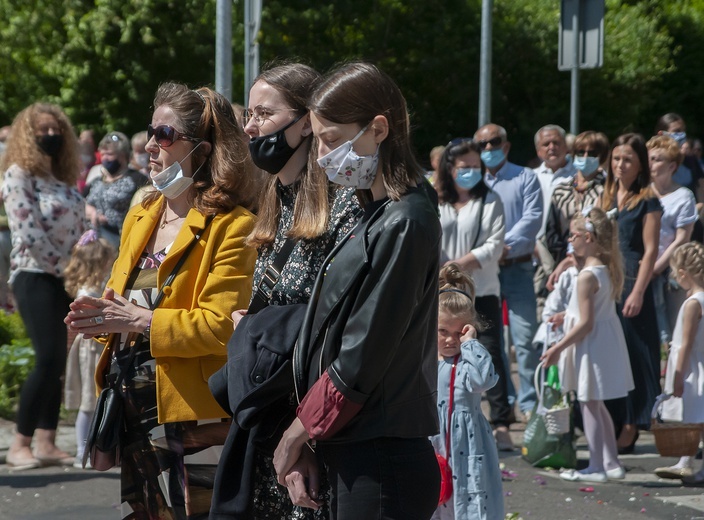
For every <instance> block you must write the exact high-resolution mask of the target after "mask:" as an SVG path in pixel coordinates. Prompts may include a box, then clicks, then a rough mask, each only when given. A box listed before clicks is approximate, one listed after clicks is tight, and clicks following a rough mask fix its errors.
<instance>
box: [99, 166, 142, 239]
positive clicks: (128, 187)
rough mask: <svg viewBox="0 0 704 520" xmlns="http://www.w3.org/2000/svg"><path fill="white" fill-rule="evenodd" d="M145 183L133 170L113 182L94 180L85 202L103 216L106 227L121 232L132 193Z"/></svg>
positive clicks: (139, 174)
mask: <svg viewBox="0 0 704 520" xmlns="http://www.w3.org/2000/svg"><path fill="white" fill-rule="evenodd" d="M146 182H147V178H146V177H145V176H144V175H142V174H141V173H139V172H136V171H134V170H127V171H126V172H125V173H124V174H123V175H122V176H121V177H120V178H118V179H117V180H115V181H113V182H105V181H104V180H103V179H96V180H94V181H93V182H92V183H91V186H90V191H89V192H88V195H87V196H86V202H87V203H88V204H90V205H91V206H95V208H96V209H97V210H98V212H100V213H101V214H102V215H105V218H107V225H108V226H110V227H112V228H113V229H115V230H121V229H122V222H123V221H124V220H125V215H127V212H128V211H129V209H130V202H131V201H132V197H133V196H134V193H135V192H136V191H137V190H138V189H139V188H141V187H142V186H144V185H145V184H146Z"/></svg>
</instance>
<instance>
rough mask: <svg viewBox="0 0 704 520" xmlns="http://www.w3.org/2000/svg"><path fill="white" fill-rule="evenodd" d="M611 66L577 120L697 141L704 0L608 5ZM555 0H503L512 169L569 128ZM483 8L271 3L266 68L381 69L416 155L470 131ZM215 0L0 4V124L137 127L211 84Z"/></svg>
mask: <svg viewBox="0 0 704 520" xmlns="http://www.w3.org/2000/svg"><path fill="white" fill-rule="evenodd" d="M233 5H234V8H233V59H234V62H235V67H234V74H233V76H234V77H233V92H234V93H235V101H238V100H241V99H240V95H241V94H240V93H241V92H242V91H243V88H244V85H243V67H242V61H243V60H242V39H243V26H242V19H243V2H242V0H234V4H233ZM606 7H607V11H606V24H605V34H606V45H605V60H604V67H603V68H601V69H595V70H587V71H583V72H582V74H581V87H582V98H581V101H582V102H581V123H582V124H581V127H582V128H584V129H587V128H593V129H599V130H603V131H605V132H606V133H607V134H608V135H609V137H611V138H613V137H615V136H616V135H618V134H619V133H621V132H622V131H626V130H638V131H642V132H644V133H646V134H648V133H649V132H651V130H652V128H653V125H654V124H655V121H656V119H657V117H658V116H660V115H661V114H662V113H664V112H668V111H680V112H682V113H683V114H684V115H686V117H687V119H688V124H689V128H690V133H692V132H693V131H696V129H697V128H700V126H699V124H698V122H697V121H696V120H695V119H700V118H701V116H702V115H704V114H702V113H701V112H702V111H704V107H701V108H700V104H699V103H697V101H698V98H699V96H700V93H701V91H702V86H701V81H700V80H699V74H698V70H697V67H698V60H697V58H698V56H699V55H700V54H701V53H702V51H703V50H704V38H703V37H702V36H704V35H702V34H701V32H702V31H704V23H702V22H704V20H703V19H702V18H703V17H704V0H679V1H678V2H671V1H667V0H606ZM559 9H560V2H559V1H557V0H494V28H493V32H494V38H493V46H494V60H493V77H492V81H493V85H492V100H493V103H492V119H493V120H494V121H496V122H498V123H500V124H503V125H504V126H506V128H507V130H508V131H509V134H510V139H511V141H512V142H513V151H512V158H513V159H514V160H516V161H518V162H521V161H525V160H527V159H529V158H530V157H531V156H532V155H533V153H534V150H533V141H532V136H533V133H534V132H535V130H536V129H537V128H539V127H540V126H542V125H543V124H546V123H557V124H561V125H563V126H565V127H567V126H568V125H569V102H570V100H569V95H570V86H569V82H570V78H569V73H568V72H559V71H558V70H557V42H558V23H559ZM480 12H481V0H444V1H439V0H423V1H421V0H356V1H355V2H320V1H319V0H285V1H284V0H264V8H263V16H262V26H261V32H260V34H259V41H260V44H261V47H260V52H261V61H262V63H266V62H268V61H271V60H275V59H282V58H283V59H293V60H295V59H300V60H303V61H305V62H307V63H309V64H310V65H312V66H314V67H316V68H317V69H319V70H327V69H328V68H329V67H331V66H332V65H333V64H335V63H337V62H339V61H342V60H350V59H369V60H372V61H374V62H376V63H378V64H379V65H380V66H381V67H382V68H383V69H384V70H386V71H387V72H388V73H389V74H390V75H391V76H392V77H394V78H395V79H396V81H397V82H398V83H399V84H400V86H401V88H402V90H403V92H404V94H405V95H406V98H407V100H408V103H409V106H410V108H411V112H412V121H413V125H414V140H415V143H416V147H417V149H418V150H419V151H420V152H421V156H422V157H423V158H425V155H426V154H427V151H428V150H429V149H430V148H431V147H432V146H434V145H436V144H443V143H445V142H447V141H448V140H449V139H450V138H451V137H456V136H471V135H472V133H473V132H474V130H475V128H476V122H477V111H478V110H477V102H478V79H479V44H480ZM214 41H215V0H93V1H91V2H86V1H85V0H25V1H23V2H18V1H17V0H0V70H1V71H2V74H0V124H7V123H9V122H10V121H11V119H12V117H13V116H14V114H15V113H16V112H17V111H18V110H20V109H21V108H23V107H24V106H26V105H27V104H29V103H31V102H33V101H35V100H37V99H48V100H51V101H55V102H59V103H61V104H62V105H63V106H64V107H65V108H66V110H67V112H68V113H69V115H70V116H71V117H72V120H73V122H74V124H75V125H76V126H77V127H78V128H83V127H86V126H91V127H96V128H98V129H99V130H100V131H101V132H102V131H106V130H111V129H120V130H123V131H126V132H127V133H131V132H134V131H137V130H140V129H142V128H144V125H145V123H146V122H147V120H148V118H149V114H150V106H151V103H152V99H153V96H154V91H155V90H156V87H157V85H158V84H159V83H160V82H162V81H166V80H177V81H182V82H185V83H187V84H189V85H192V86H198V85H204V84H212V83H213V82H214V54H215V51H214Z"/></svg>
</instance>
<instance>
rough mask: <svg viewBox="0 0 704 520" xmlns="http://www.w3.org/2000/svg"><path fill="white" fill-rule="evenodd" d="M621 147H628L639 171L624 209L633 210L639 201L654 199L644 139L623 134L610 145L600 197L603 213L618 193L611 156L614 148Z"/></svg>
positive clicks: (610, 205) (612, 204) (638, 135)
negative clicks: (638, 163) (638, 165)
mask: <svg viewBox="0 0 704 520" xmlns="http://www.w3.org/2000/svg"><path fill="white" fill-rule="evenodd" d="M623 145H628V146H630V147H631V148H632V149H633V151H634V152H635V154H636V156H637V157H638V161H639V162H640V171H639V172H638V176H637V177H636V180H635V181H633V184H631V187H630V189H629V190H628V191H629V193H628V197H627V199H626V208H628V209H629V210H630V209H633V208H635V207H636V206H637V205H638V204H639V203H640V202H641V201H643V200H646V199H652V198H653V197H655V193H654V192H653V190H652V189H651V188H650V166H649V165H648V149H647V148H646V146H645V139H643V136H642V135H640V134H634V133H631V134H623V135H621V136H619V137H617V138H616V140H615V141H614V142H613V143H611V152H610V154H609V169H608V171H607V175H606V183H605V184H604V193H602V195H601V208H602V209H603V210H604V211H609V210H610V209H611V208H612V207H613V206H614V205H615V203H616V193H617V192H618V184H619V181H618V179H616V177H615V176H614V172H613V168H612V166H611V156H612V155H613V153H614V148H616V147H618V146H623Z"/></svg>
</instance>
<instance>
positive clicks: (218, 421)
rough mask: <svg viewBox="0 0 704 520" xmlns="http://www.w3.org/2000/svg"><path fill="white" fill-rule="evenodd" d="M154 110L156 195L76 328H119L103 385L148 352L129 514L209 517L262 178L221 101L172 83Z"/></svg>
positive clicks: (130, 401)
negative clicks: (222, 381)
mask: <svg viewBox="0 0 704 520" xmlns="http://www.w3.org/2000/svg"><path fill="white" fill-rule="evenodd" d="M154 107H155V110H154V114H153V116H152V123H151V124H150V125H149V127H148V135H149V141H148V143H147V146H146V150H147V152H149V153H150V168H151V173H150V177H151V180H152V183H153V184H154V186H155V188H156V190H155V191H154V192H153V193H151V194H150V195H148V196H147V197H146V199H145V201H144V202H143V203H142V205H140V206H136V207H134V208H132V210H131V211H130V212H129V213H128V215H127V217H126V218H125V222H124V225H123V232H122V240H121V244H120V253H119V256H118V259H117V261H116V262H115V265H114V266H113V269H112V275H111V278H110V280H109V281H108V284H107V287H108V288H107V289H106V291H105V294H104V295H103V297H102V298H91V297H81V298H78V299H76V301H75V302H74V303H73V304H71V309H72V310H71V312H70V313H69V315H68V316H67V318H66V322H67V323H68V324H70V326H71V327H72V328H73V329H75V330H78V331H79V332H83V333H84V334H85V335H87V336H94V335H98V334H105V333H110V337H109V340H108V341H109V342H110V344H111V345H114V346H115V347H116V348H113V349H112V350H114V351H115V352H113V353H112V355H110V353H111V352H110V350H108V349H106V351H105V352H104V353H103V356H102V357H101V359H100V362H99V363H98V368H97V371H96V383H97V385H98V388H101V387H102V386H104V385H105V383H106V381H107V380H110V378H116V377H117V374H118V373H119V372H120V369H121V368H122V367H123V366H125V365H126V364H127V363H128V359H129V355H130V351H131V349H132V348H137V349H138V350H137V351H136V355H135V356H134V357H133V360H132V362H131V364H130V366H129V368H128V370H127V376H126V378H125V382H124V383H123V390H124V395H125V420H126V426H127V428H126V430H127V434H126V435H125V436H124V437H125V438H124V439H122V440H121V443H122V446H121V453H122V464H121V472H122V478H121V484H122V503H121V509H122V516H123V518H127V517H129V518H133V517H134V515H135V514H136V515H137V517H139V518H196V517H197V518H201V517H207V514H208V509H209V506H210V496H211V493H212V488H211V486H209V485H208V484H207V483H208V482H212V478H213V475H214V472H215V468H216V465H217V461H218V453H219V449H218V448H217V446H219V445H221V444H222V443H223V441H224V439H225V437H226V435H227V431H228V427H229V426H228V420H227V419H225V418H226V417H227V414H226V413H225V412H224V411H223V410H222V409H221V408H220V407H219V406H218V405H217V403H216V402H215V400H214V399H213V397H212V395H211V394H210V391H209V389H208V377H210V375H211V374H212V373H213V372H215V371H216V370H217V369H219V368H220V367H221V366H222V365H223V364H224V363H225V361H226V343H227V340H228V338H229V337H230V335H231V334H232V319H231V314H232V312H233V311H234V310H235V309H240V308H243V307H246V306H247V304H248V303H249V299H250V296H251V285H252V274H253V270H254V262H255V259H256V251H255V250H254V249H253V248H251V247H248V246H246V245H245V238H246V237H247V235H248V234H249V233H250V232H251V231H252V228H253V226H254V216H253V215H252V214H251V213H250V212H249V210H248V209H246V208H247V207H251V201H252V200H253V199H254V197H255V194H254V185H255V180H254V179H251V178H247V176H245V174H244V156H245V153H246V152H245V150H244V144H243V140H242V129H241V128H240V127H239V126H238V125H237V122H236V119H235V116H234V113H233V111H232V108H231V106H230V104H229V103H228V101H227V100H226V99H225V98H224V97H223V96H221V95H219V94H217V93H216V92H214V91H212V90H210V89H208V88H200V89H198V90H195V91H194V90H189V89H188V88H187V87H185V86H183V85H179V84H174V83H166V84H163V85H161V86H160V87H159V90H158V91H157V94H156V98H155V100H154ZM199 235H200V236H199ZM194 240H195V241H196V243H195V246H194V247H193V249H192V250H191V251H190V252H188V253H187V257H186V260H185V263H184V264H183V265H182V266H181V268H180V269H179V270H178V273H177V275H176V277H175V279H174V281H173V283H171V284H170V285H169V286H167V287H164V289H163V292H164V297H163V300H162V301H161V303H160V304H159V305H158V307H157V308H155V309H153V308H152V307H153V302H154V300H155V299H156V295H157V293H158V292H159V289H160V288H161V287H162V286H163V284H164V281H165V280H166V278H168V276H169V274H171V272H172V271H173V270H174V267H175V265H176V264H177V263H178V261H179V259H180V258H181V257H182V256H183V255H184V253H186V250H187V249H188V247H189V244H191V243H192V242H193V241H194ZM143 338H144V340H143ZM186 456H187V457H186ZM196 475H197V478H195V476H196Z"/></svg>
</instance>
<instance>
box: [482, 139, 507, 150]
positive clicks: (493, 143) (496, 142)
mask: <svg viewBox="0 0 704 520" xmlns="http://www.w3.org/2000/svg"><path fill="white" fill-rule="evenodd" d="M503 142H504V140H503V139H501V137H494V138H493V139H489V140H488V141H484V140H482V141H476V143H477V144H478V145H479V148H481V149H482V150H484V149H485V148H486V147H487V145H491V146H492V148H496V147H497V146H500V145H501V144H502V143H503Z"/></svg>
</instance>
